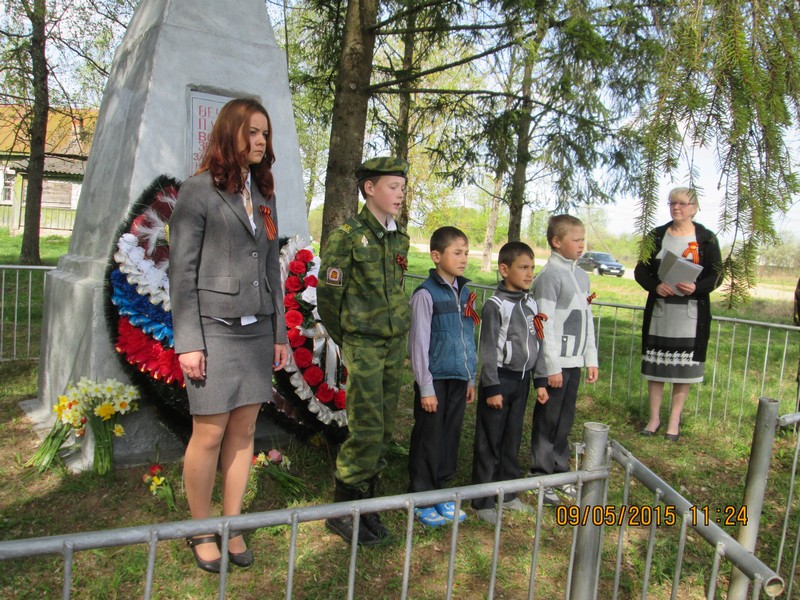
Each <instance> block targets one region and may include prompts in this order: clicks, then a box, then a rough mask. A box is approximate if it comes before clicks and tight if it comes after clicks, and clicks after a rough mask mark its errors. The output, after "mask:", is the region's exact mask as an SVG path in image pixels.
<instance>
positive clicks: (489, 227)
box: [481, 167, 505, 273]
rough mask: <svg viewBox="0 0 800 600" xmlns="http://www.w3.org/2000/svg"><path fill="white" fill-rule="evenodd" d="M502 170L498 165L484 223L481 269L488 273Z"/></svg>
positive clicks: (498, 206)
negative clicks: (489, 205)
mask: <svg viewBox="0 0 800 600" xmlns="http://www.w3.org/2000/svg"><path fill="white" fill-rule="evenodd" d="M503 170H505V167H498V168H497V173H495V178H494V193H493V194H492V208H491V210H490V211H489V222H488V223H487V224H486V236H485V237H484V238H483V256H482V258H481V271H484V272H485V273H489V272H491V271H492V269H493V268H494V264H492V246H493V245H494V232H495V231H497V215H498V213H499V212H500V196H501V195H502V193H503Z"/></svg>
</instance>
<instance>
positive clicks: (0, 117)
mask: <svg viewBox="0 0 800 600" xmlns="http://www.w3.org/2000/svg"><path fill="white" fill-rule="evenodd" d="M97 112H98V111H97V110H95V109H70V108H69V107H67V108H58V107H52V108H51V109H50V114H49V116H48V120H47V139H46V141H45V152H46V153H47V154H51V155H69V157H71V158H79V157H84V158H85V157H87V156H88V155H89V148H90V147H91V145H92V137H93V136H94V130H95V127H96V126H97ZM28 117H29V108H28V107H25V106H21V105H15V104H0V156H4V155H5V156H20V157H22V156H25V155H27V154H29V153H30V139H29V138H28V130H27V128H26V127H24V126H21V124H22V123H23V121H25V120H26V119H27V118H28Z"/></svg>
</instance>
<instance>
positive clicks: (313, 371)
mask: <svg viewBox="0 0 800 600" xmlns="http://www.w3.org/2000/svg"><path fill="white" fill-rule="evenodd" d="M283 260H284V261H286V262H284V268H285V269H286V271H285V272H287V277H286V281H285V284H284V290H285V294H284V307H285V308H286V317H285V318H286V328H287V330H288V332H287V335H288V339H289V345H290V346H291V349H292V355H293V359H294V360H293V362H294V366H295V367H297V370H298V371H299V373H300V375H302V378H303V381H304V382H305V384H307V385H308V387H310V388H311V392H312V394H313V395H314V397H315V398H316V400H317V401H319V402H320V403H321V404H324V405H326V406H328V407H329V409H330V410H333V411H341V410H343V409H344V407H345V391H344V390H343V389H338V387H336V386H334V385H329V384H328V383H327V382H326V381H325V379H326V371H325V369H323V368H322V367H321V366H320V365H319V364H314V363H315V356H316V357H317V359H319V358H320V355H319V353H318V348H319V346H318V345H319V344H323V345H324V346H323V347H328V346H329V345H330V344H329V342H326V341H325V340H324V339H323V338H320V337H319V335H318V332H317V333H315V334H314V335H315V338H314V339H312V338H310V337H308V335H310V334H308V332H307V331H306V330H305V329H304V328H311V329H312V330H313V328H314V322H315V320H316V319H315V317H314V316H313V311H314V303H315V300H314V296H315V295H314V294H313V293H310V294H306V293H304V292H305V291H306V290H307V289H309V288H315V287H316V286H317V283H318V279H317V277H316V275H313V274H312V273H310V272H309V271H310V270H311V268H312V267H313V265H314V254H313V253H312V252H311V251H310V250H308V249H305V248H303V249H301V250H298V251H297V252H296V253H295V255H294V257H293V258H291V255H289V257H288V260H287V257H285V258H284V259H283ZM332 351H334V350H333V349H329V350H328V352H332ZM322 356H323V357H324V354H323V355H322ZM323 360H324V358H323ZM323 364H324V363H323ZM327 368H330V367H327ZM327 377H330V374H327ZM344 377H345V370H344V367H343V366H339V367H337V384H336V385H337V386H338V385H344ZM293 385H295V389H296V390H297V391H298V393H299V392H301V391H302V390H301V389H300V388H301V387H303V385H302V384H298V383H297V382H294V383H293ZM298 385H299V386H300V387H297V386H298Z"/></svg>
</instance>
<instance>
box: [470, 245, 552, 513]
mask: <svg viewBox="0 0 800 600" xmlns="http://www.w3.org/2000/svg"><path fill="white" fill-rule="evenodd" d="M498 263H499V265H498V266H499V271H500V275H501V276H502V277H503V281H502V283H500V284H499V285H498V286H497V290H496V291H495V294H494V296H492V297H491V298H489V300H487V301H486V304H484V306H483V310H482V312H481V319H482V324H481V335H480V352H479V356H480V365H481V368H480V371H481V377H480V387H479V391H478V413H477V419H476V425H475V445H474V451H473V457H472V483H476V484H477V483H489V482H492V481H505V480H509V479H517V478H519V476H520V468H519V446H520V444H521V443H522V427H523V421H524V418H525V407H526V405H527V403H528V391H529V390H530V385H531V376H532V373H535V377H534V386H535V387H536V395H537V400H538V401H539V402H540V403H544V402H547V390H546V384H547V377H546V374H545V372H544V361H543V357H544V352H542V348H541V331H542V320H544V319H546V317H545V316H544V315H542V314H540V313H539V309H538V307H537V305H536V302H535V301H534V299H533V298H532V297H531V296H530V295H529V294H528V290H529V289H530V286H531V283H532V282H533V267H534V260H533V250H531V248H530V246H528V245H527V244H524V243H522V242H509V243H507V244H506V245H504V246H503V247H502V248H500V253H499V256H498ZM472 506H473V508H475V509H476V511H477V513H478V518H480V519H481V520H482V521H486V522H488V523H496V522H497V512H496V510H495V498H494V497H493V496H490V497H487V498H476V499H474V500H473V501H472ZM503 508H504V509H505V510H526V509H529V507H528V506H527V505H525V504H523V503H522V502H521V501H520V500H519V499H518V498H517V497H516V496H515V495H514V494H506V495H505V497H504V498H503Z"/></svg>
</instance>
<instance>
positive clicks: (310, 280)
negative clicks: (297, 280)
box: [303, 275, 317, 287]
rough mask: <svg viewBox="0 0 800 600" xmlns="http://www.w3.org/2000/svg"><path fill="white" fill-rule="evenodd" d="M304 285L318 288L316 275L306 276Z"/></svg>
mask: <svg viewBox="0 0 800 600" xmlns="http://www.w3.org/2000/svg"><path fill="white" fill-rule="evenodd" d="M303 283H304V284H305V285H306V287H317V277H316V275H306V278H305V279H303Z"/></svg>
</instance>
